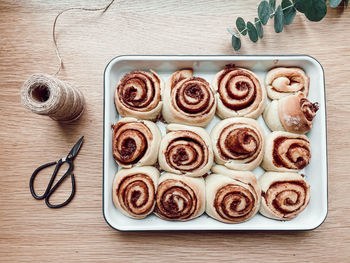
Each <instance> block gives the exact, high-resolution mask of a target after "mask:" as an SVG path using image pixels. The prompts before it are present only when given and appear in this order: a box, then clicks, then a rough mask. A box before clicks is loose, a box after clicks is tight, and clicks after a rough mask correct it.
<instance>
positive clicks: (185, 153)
mask: <svg viewBox="0 0 350 263" xmlns="http://www.w3.org/2000/svg"><path fill="white" fill-rule="evenodd" d="M176 132H178V133H179V137H178V138H175V139H174V140H172V141H170V142H169V143H168V147H167V149H166V152H165V158H166V162H167V163H168V164H169V166H170V167H172V168H174V169H177V170H180V171H187V172H191V171H193V170H196V169H199V168H201V167H203V166H204V165H206V164H207V162H208V158H209V157H208V156H209V153H208V149H207V147H206V146H205V142H204V141H203V140H202V139H201V138H200V136H198V135H197V134H195V133H193V132H190V131H186V133H187V136H188V137H187V136H183V135H182V132H185V131H176Z"/></svg>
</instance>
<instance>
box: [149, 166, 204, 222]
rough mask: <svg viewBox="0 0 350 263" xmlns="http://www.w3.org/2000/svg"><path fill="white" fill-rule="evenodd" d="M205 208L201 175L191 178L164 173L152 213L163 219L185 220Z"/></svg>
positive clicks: (194, 216)
mask: <svg viewBox="0 0 350 263" xmlns="http://www.w3.org/2000/svg"><path fill="white" fill-rule="evenodd" d="M204 210H205V182H204V179H203V178H202V177H200V178H193V177H187V176H182V175H177V174H171V173H164V174H163V175H162V176H161V177H160V179H159V184H158V189H157V195H156V207H155V209H154V213H155V214H156V215H157V216H159V217H160V218H162V219H165V220H176V221H187V220H190V219H193V218H196V217H198V216H200V215H201V214H203V213H204Z"/></svg>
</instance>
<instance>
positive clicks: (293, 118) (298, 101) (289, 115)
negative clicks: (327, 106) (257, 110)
mask: <svg viewBox="0 0 350 263" xmlns="http://www.w3.org/2000/svg"><path fill="white" fill-rule="evenodd" d="M317 111H318V103H317V102H316V103H311V102H310V101H309V100H308V99H307V98H305V96H304V94H303V93H301V92H298V93H297V94H295V95H290V96H287V97H283V98H282V99H280V100H274V101H272V102H271V103H270V104H269V105H268V106H267V107H266V109H265V111H264V114H263V117H264V120H265V123H266V124H267V126H268V127H269V128H270V130H272V131H288V132H294V133H298V134H305V133H307V132H309V131H310V130H311V128H312V121H313V119H314V117H315V116H316V112H317Z"/></svg>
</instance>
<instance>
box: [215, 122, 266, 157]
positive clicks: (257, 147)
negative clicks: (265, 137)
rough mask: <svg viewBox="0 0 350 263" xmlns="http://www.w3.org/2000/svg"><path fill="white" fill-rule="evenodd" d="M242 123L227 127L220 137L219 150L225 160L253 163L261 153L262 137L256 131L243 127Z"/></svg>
mask: <svg viewBox="0 0 350 263" xmlns="http://www.w3.org/2000/svg"><path fill="white" fill-rule="evenodd" d="M242 125H244V124H242V123H236V124H231V125H229V126H227V127H225V128H224V129H223V130H222V131H221V133H220V136H219V139H218V142H217V149H218V151H219V154H220V156H221V158H223V159H225V160H243V159H246V163H249V162H251V161H253V160H254V159H255V158H256V156H257V155H259V152H260V151H261V148H262V146H261V137H260V134H259V133H257V132H256V131H255V130H254V129H252V128H249V127H241V126H242Z"/></svg>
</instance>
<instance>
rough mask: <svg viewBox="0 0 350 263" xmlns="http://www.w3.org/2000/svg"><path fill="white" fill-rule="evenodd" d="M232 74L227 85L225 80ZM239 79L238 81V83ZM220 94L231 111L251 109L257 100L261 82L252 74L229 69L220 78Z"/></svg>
mask: <svg viewBox="0 0 350 263" xmlns="http://www.w3.org/2000/svg"><path fill="white" fill-rule="evenodd" d="M227 74H230V79H229V80H227V81H226V82H225V83H224V82H223V79H224V78H225V77H226V75H227ZM236 79H237V81H236ZM217 83H218V92H219V95H220V99H221V101H222V103H223V104H224V105H225V106H226V107H227V108H229V109H231V110H234V111H239V110H242V109H245V108H248V107H250V106H251V105H252V104H253V103H254V102H255V100H256V97H257V87H256V86H255V85H258V84H259V81H258V80H257V79H256V78H255V77H254V76H253V75H251V74H249V73H247V72H245V71H243V70H239V69H234V68H228V69H225V70H224V71H223V73H222V74H221V75H220V76H219V77H218V82H217Z"/></svg>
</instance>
